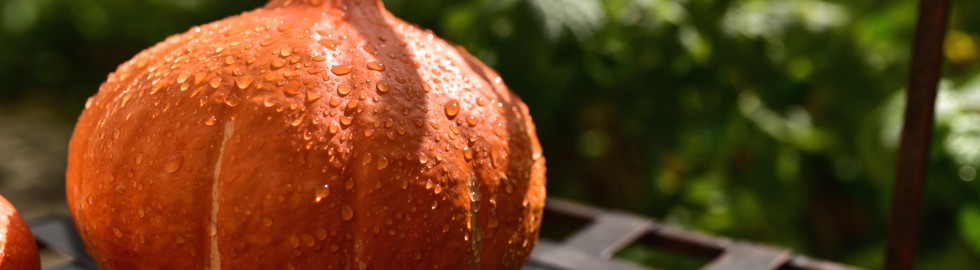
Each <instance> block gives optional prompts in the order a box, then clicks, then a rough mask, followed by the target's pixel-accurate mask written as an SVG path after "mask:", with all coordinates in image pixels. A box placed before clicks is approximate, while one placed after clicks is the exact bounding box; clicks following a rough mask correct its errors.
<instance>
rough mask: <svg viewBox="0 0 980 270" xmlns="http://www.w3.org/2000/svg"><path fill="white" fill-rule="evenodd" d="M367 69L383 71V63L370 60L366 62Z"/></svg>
mask: <svg viewBox="0 0 980 270" xmlns="http://www.w3.org/2000/svg"><path fill="white" fill-rule="evenodd" d="M367 67H368V69H370V70H375V71H385V65H384V64H382V63H378V62H370V63H368V64H367Z"/></svg>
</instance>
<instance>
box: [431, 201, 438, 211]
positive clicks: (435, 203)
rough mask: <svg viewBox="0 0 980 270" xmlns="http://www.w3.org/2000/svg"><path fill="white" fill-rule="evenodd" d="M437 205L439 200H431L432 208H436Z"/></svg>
mask: <svg viewBox="0 0 980 270" xmlns="http://www.w3.org/2000/svg"><path fill="white" fill-rule="evenodd" d="M438 207H439V201H432V210H436V208H438Z"/></svg>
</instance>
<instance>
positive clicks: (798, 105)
mask: <svg viewBox="0 0 980 270" xmlns="http://www.w3.org/2000/svg"><path fill="white" fill-rule="evenodd" d="M385 2H386V4H387V6H388V7H389V8H390V9H391V10H392V11H393V12H394V13H395V14H397V15H398V16H400V17H401V18H403V19H405V20H407V21H410V22H413V23H416V24H419V25H421V26H423V27H426V28H431V29H433V30H434V31H435V32H436V33H437V34H438V35H440V36H442V37H444V38H446V39H448V40H451V41H453V42H456V43H458V44H460V45H462V46H464V47H466V48H467V49H468V50H469V51H470V52H472V53H473V54H474V55H476V56H478V57H480V58H481V59H483V60H484V61H485V62H487V63H488V64H490V65H492V66H494V67H495V68H496V69H497V70H498V71H499V72H500V73H501V74H502V75H503V77H504V78H505V80H506V81H507V84H508V85H509V86H510V87H511V88H512V89H513V90H514V91H516V92H517V93H518V94H520V95H521V96H522V97H523V98H524V100H525V101H526V102H527V103H528V105H529V106H530V108H531V110H532V115H533V117H534V119H535V122H536V123H537V125H538V132H539V136H540V138H541V142H542V144H544V148H545V156H546V157H547V159H548V167H549V170H548V177H549V186H548V188H549V193H550V194H551V195H552V196H560V197H566V198H574V199H577V200H581V201H585V202H590V203H593V204H598V205H601V206H606V207H615V208H622V209H627V210H631V211H635V212H638V213H642V214H647V215H652V216H655V217H658V218H660V219H662V220H664V221H666V222H669V223H673V224H677V225H681V226H685V227H688V228H693V229H697V230H703V231H707V232H710V233H714V234H721V235H725V236H730V237H736V238H747V239H751V240H755V241H761V242H768V243H772V244H775V245H781V246H785V247H789V248H793V249H795V250H797V251H800V252H803V253H806V254H811V255H814V256H818V257H825V258H828V259H832V260H838V261H842V262H844V263H849V264H854V265H857V266H861V267H866V268H880V267H881V266H882V253H883V252H882V247H883V245H884V239H883V235H884V233H883V228H885V225H886V224H885V222H886V219H887V215H888V212H887V211H888V199H889V194H890V190H891V186H890V182H891V180H892V178H893V176H894V172H895V168H894V160H895V159H894V156H895V152H896V150H895V149H896V145H897V141H898V136H899V134H898V131H899V130H900V125H901V116H902V107H901V106H902V104H901V103H902V100H903V97H902V95H901V92H900V91H901V89H902V87H903V86H904V84H905V81H906V80H905V78H906V77H907V74H906V70H907V69H908V52H909V46H910V40H911V37H912V30H913V26H914V23H915V18H916V14H915V12H916V4H917V2H916V1H912V0H899V1H845V0H605V1H600V0H523V1H522V0H496V1H495V0H453V1H450V0H413V1H408V0H390V1H385ZM954 2H955V4H954V9H953V10H954V14H953V16H952V22H951V24H950V25H951V31H950V34H949V36H948V38H947V44H946V48H945V51H944V54H945V56H946V57H947V60H948V63H949V64H948V65H947V72H946V73H947V77H946V80H945V82H944V87H943V91H942V94H941V97H940V105H939V111H940V112H939V114H938V116H937V119H938V121H937V125H938V128H937V130H936V132H935V134H936V136H934V144H933V145H934V148H933V151H932V156H931V163H930V166H931V167H930V173H929V180H928V182H927V191H926V205H925V206H924V211H925V213H924V216H925V220H924V221H923V222H924V223H923V231H922V233H923V237H922V239H923V240H922V247H921V256H920V260H919V263H920V264H921V266H923V268H940V269H942V268H943V267H952V268H955V269H968V268H980V244H978V243H980V241H978V239H980V238H978V237H980V231H978V230H980V229H978V228H980V210H978V209H980V208H978V206H977V205H980V196H978V194H980V187H978V185H977V184H976V182H975V180H976V174H977V171H976V170H977V168H978V167H980V150H978V149H980V128H978V126H980V125H978V124H980V109H978V107H976V106H977V105H974V104H980V78H978V76H977V63H978V61H980V53H978V50H980V47H978V43H977V41H978V39H977V38H978V34H980V16H974V15H973V14H977V13H978V12H980V2H977V1H954ZM262 4H263V1H262V0H250V1H214V0H181V1H163V0H150V1H123V0H100V1H95V0H74V1H55V0H7V1H5V2H3V3H0V55H2V58H0V82H2V83H0V85H3V87H2V88H0V104H2V107H0V112H3V111H16V110H18V108H24V107H45V108H49V109H50V110H54V111H56V112H57V113H58V115H61V117H62V120H63V121H64V122H65V123H72V122H73V119H74V117H76V116H77V114H78V112H79V111H80V110H81V106H82V104H83V102H84V99H85V98H86V97H87V96H89V95H91V94H92V93H94V91H96V89H97V88H98V85H99V83H100V82H101V81H102V80H104V79H105V76H106V74H108V73H109V72H111V71H112V70H113V69H114V68H115V66H116V65H118V64H119V63H121V62H123V61H125V60H127V59H129V58H130V57H131V56H132V55H134V54H135V53H136V52H138V51H139V50H141V49H143V48H146V47H149V46H151V45H152V44H154V43H156V42H158V41H160V40H163V38H164V37H166V36H167V35H170V34H173V33H177V32H181V31H184V30H186V29H188V28H189V27H191V26H193V25H197V24H202V23H206V22H209V21H213V20H216V19H219V18H221V17H225V16H229V15H232V14H237V13H239V12H241V11H243V10H247V9H250V8H254V7H257V6H260V5H262ZM626 253H629V254H626V255H625V256H627V257H634V258H636V259H638V260H641V261H642V260H650V258H660V257H663V256H656V255H651V254H646V253H644V252H642V251H637V250H630V251H629V252H626Z"/></svg>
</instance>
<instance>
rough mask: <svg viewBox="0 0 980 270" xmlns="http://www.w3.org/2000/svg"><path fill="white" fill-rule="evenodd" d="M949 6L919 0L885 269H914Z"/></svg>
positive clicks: (941, 0) (943, 2)
mask: <svg viewBox="0 0 980 270" xmlns="http://www.w3.org/2000/svg"><path fill="white" fill-rule="evenodd" d="M948 12H949V1H948V0H920V2H919V22H918V26H917V27H916V30H915V44H914V45H913V46H914V47H913V51H912V62H911V68H910V69H909V84H908V94H907V96H906V97H907V100H906V107H905V125H903V126H902V142H901V148H900V149H899V154H898V167H897V169H896V175H895V185H894V187H893V190H892V200H891V215H890V217H889V220H888V251H887V254H886V255H887V258H886V262H885V267H886V269H892V270H908V269H912V267H913V266H914V263H915V250H916V245H917V244H918V240H919V224H920V219H921V218H920V217H921V209H922V189H923V182H924V180H925V175H926V168H927V162H928V157H929V141H930V138H931V135H932V126H933V118H934V114H935V106H936V104H935V103H936V92H937V87H938V84H939V78H940V76H941V74H942V65H943V56H942V49H943V40H944V39H945V35H946V22H947V16H948Z"/></svg>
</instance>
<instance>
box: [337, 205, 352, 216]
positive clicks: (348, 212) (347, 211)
mask: <svg viewBox="0 0 980 270" xmlns="http://www.w3.org/2000/svg"><path fill="white" fill-rule="evenodd" d="M340 217H341V218H343V219H344V220H351V219H353V218H354V209H351V208H350V206H349V205H344V207H342V208H341V209H340Z"/></svg>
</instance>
